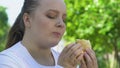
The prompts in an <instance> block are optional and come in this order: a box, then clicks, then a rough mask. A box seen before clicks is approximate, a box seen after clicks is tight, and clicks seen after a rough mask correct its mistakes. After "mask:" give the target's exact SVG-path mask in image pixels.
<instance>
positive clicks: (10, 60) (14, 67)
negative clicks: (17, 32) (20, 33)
mask: <svg viewBox="0 0 120 68" xmlns="http://www.w3.org/2000/svg"><path fill="white" fill-rule="evenodd" d="M51 52H52V54H53V56H54V60H55V66H44V65H41V64H38V63H37V62H36V61H35V60H34V59H33V57H32V56H31V55H30V53H29V52H28V51H27V49H26V48H25V47H24V46H23V45H22V44H21V42H18V43H16V44H15V45H14V46H12V47H10V48H8V49H6V50H4V51H2V52H0V68H63V67H61V66H59V65H57V60H58V57H59V53H57V52H56V51H55V50H53V49H52V48H51Z"/></svg>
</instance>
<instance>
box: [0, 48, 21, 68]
mask: <svg viewBox="0 0 120 68" xmlns="http://www.w3.org/2000/svg"><path fill="white" fill-rule="evenodd" d="M18 50H19V49H18V48H17V47H16V46H12V47H10V48H8V49H6V50H4V51H2V52H0V61H2V62H0V68H20V67H21V63H22V62H21V60H20V58H19V57H18V55H17V54H16V52H17V51H18Z"/></svg>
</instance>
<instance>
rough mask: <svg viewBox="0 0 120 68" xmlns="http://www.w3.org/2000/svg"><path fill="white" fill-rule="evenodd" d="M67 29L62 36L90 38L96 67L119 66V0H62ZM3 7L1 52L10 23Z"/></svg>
mask: <svg viewBox="0 0 120 68" xmlns="http://www.w3.org/2000/svg"><path fill="white" fill-rule="evenodd" d="M65 2H66V5H67V19H66V26H67V30H66V32H65V35H64V37H63V39H64V40H65V41H67V43H69V42H75V40H76V39H89V40H90V41H91V44H92V48H93V50H94V51H95V53H96V56H97V60H98V64H99V68H120V0H65ZM5 10H6V8H5V7H2V6H1V7H0V51H2V50H3V49H4V47H5V42H6V37H7V34H8V31H9V28H10V26H9V25H8V17H7V14H6V12H5Z"/></svg>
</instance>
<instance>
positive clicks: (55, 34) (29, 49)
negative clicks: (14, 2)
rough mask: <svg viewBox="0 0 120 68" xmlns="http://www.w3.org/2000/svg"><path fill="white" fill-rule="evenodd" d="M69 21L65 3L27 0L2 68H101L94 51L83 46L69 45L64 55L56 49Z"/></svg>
mask: <svg viewBox="0 0 120 68" xmlns="http://www.w3.org/2000/svg"><path fill="white" fill-rule="evenodd" d="M65 18H66V6H65V3H64V1H63V0H25V2H24V5H23V7H22V10H21V13H20V14H19V16H18V18H17V19H16V21H15V23H14V25H13V26H12V28H11V30H10V32H9V36H8V42H7V46H6V47H7V49H6V50H4V51H2V52H1V53H0V68H76V67H77V65H78V64H79V65H80V66H81V68H97V60H96V57H95V54H94V52H93V50H91V49H87V50H86V53H84V54H83V53H81V51H82V47H81V45H80V44H74V43H73V44H70V45H68V46H67V47H65V48H64V49H63V51H62V52H61V54H59V53H57V52H55V51H54V50H53V49H52V47H53V46H55V45H57V44H58V42H59V41H60V40H61V38H62V36H63V34H64V32H65V28H66V26H65V23H64V20H65ZM83 56H84V58H85V59H86V61H85V63H83V62H80V61H81V59H82V58H83Z"/></svg>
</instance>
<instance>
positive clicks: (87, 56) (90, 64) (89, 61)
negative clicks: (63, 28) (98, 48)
mask: <svg viewBox="0 0 120 68" xmlns="http://www.w3.org/2000/svg"><path fill="white" fill-rule="evenodd" d="M84 58H85V61H86V65H87V67H88V68H92V65H93V64H92V63H93V62H92V59H91V58H90V56H89V55H88V54H87V53H86V52H85V54H84Z"/></svg>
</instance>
